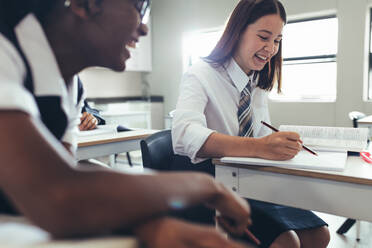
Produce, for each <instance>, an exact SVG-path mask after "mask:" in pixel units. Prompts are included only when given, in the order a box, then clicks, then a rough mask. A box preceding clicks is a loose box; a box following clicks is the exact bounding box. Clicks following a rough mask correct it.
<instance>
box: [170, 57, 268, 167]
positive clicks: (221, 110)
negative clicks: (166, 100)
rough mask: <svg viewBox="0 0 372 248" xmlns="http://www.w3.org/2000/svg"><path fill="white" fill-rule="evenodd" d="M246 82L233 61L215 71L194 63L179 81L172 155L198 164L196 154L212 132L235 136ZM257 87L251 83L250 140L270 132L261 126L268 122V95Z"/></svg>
mask: <svg viewBox="0 0 372 248" xmlns="http://www.w3.org/2000/svg"><path fill="white" fill-rule="evenodd" d="M251 77H253V75H252V76H251ZM258 80H259V79H258ZM248 81H249V77H248V76H247V74H245V73H244V71H243V70H242V69H241V68H240V67H239V65H238V64H237V63H236V62H235V60H234V59H231V60H230V61H229V62H227V63H226V64H225V65H224V67H218V68H215V67H213V66H212V65H210V64H208V63H207V62H205V61H202V60H200V61H198V62H197V63H196V64H194V65H193V66H192V67H191V68H190V70H189V71H188V72H187V73H185V74H184V76H183V78H182V82H181V86H180V96H179V98H178V102H177V106H176V110H175V111H174V117H173V122H172V142H173V150H174V152H175V153H176V154H179V155H184V156H188V157H190V158H191V161H192V162H193V163H198V162H201V161H203V160H205V158H204V159H203V158H198V157H196V154H197V153H198V151H199V150H200V148H201V147H202V146H203V144H204V142H205V141H206V140H207V138H208V137H209V135H211V134H212V133H213V132H218V133H222V134H227V135H232V136H237V135H238V133H239V121H238V114H237V113H238V106H239V100H240V94H241V92H242V91H243V89H244V87H245V86H246V84H247V83H248ZM252 81H253V80H252ZM252 81H251V82H252ZM256 84H257V82H253V85H252V86H253V87H252V97H251V106H252V110H253V137H262V136H266V135H268V134H271V133H272V132H271V130H270V129H268V128H267V127H265V126H263V125H262V124H261V120H263V121H266V122H268V123H270V117H269V111H268V103H267V102H268V99H267V97H268V92H267V91H265V90H262V89H260V88H258V87H255V86H256Z"/></svg>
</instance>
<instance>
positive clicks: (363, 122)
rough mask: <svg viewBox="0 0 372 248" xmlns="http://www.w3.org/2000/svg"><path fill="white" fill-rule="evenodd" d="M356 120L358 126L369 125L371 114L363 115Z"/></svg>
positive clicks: (371, 124) (371, 119) (371, 120)
mask: <svg viewBox="0 0 372 248" xmlns="http://www.w3.org/2000/svg"><path fill="white" fill-rule="evenodd" d="M357 122H358V127H370V126H372V115H369V116H366V117H363V118H361V119H359V120H357Z"/></svg>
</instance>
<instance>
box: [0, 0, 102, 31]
mask: <svg viewBox="0 0 372 248" xmlns="http://www.w3.org/2000/svg"><path fill="white" fill-rule="evenodd" d="M102 1H103V0H95V2H96V4H97V5H98V4H101V3H102ZM63 2H64V1H62V0H0V10H3V11H1V15H0V20H2V21H6V22H7V23H9V24H10V25H12V26H15V25H16V24H17V23H18V22H19V21H20V20H22V18H23V17H25V16H26V15H27V14H28V13H34V14H35V16H36V17H37V18H38V19H39V20H40V22H41V23H44V22H45V18H46V16H47V15H48V14H49V13H50V11H51V10H52V9H53V8H54V7H55V6H56V5H57V4H58V3H59V4H63ZM82 4H83V6H84V7H85V8H86V9H87V11H89V7H88V6H89V4H88V0H84V1H83V2H82Z"/></svg>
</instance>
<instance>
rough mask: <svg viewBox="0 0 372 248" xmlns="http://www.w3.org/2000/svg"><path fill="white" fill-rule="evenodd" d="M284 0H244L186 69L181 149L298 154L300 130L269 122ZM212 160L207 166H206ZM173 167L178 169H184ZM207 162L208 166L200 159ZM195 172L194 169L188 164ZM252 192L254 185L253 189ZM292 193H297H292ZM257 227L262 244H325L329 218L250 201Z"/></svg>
mask: <svg viewBox="0 0 372 248" xmlns="http://www.w3.org/2000/svg"><path fill="white" fill-rule="evenodd" d="M285 23H286V13H285V10H284V7H283V5H282V4H281V3H280V2H279V1H277V0H240V1H239V3H238V5H237V6H236V8H235V9H234V11H233V13H232V14H231V16H230V18H229V21H228V23H227V25H226V28H225V30H224V32H223V35H222V37H221V38H220V40H219V41H218V43H217V45H216V46H215V48H214V49H213V50H212V52H211V53H210V55H209V56H207V57H205V58H202V59H201V60H200V61H198V62H197V63H195V64H194V65H193V66H192V67H191V68H190V69H189V71H188V72H186V73H185V75H184V76H183V79H182V83H181V86H180V96H179V99H178V103H177V107H176V110H175V112H174V117H173V123H172V140H173V148H174V151H175V153H176V154H180V155H186V156H188V157H190V159H191V161H192V162H193V163H199V162H201V161H204V162H203V165H204V166H208V167H209V171H210V173H211V174H214V166H213V165H212V164H211V163H209V164H208V163H206V161H205V160H206V159H207V158H219V157H224V156H246V157H259V158H265V159H272V160H287V159H290V158H293V157H294V156H295V155H296V154H297V153H298V152H299V151H300V149H301V140H300V137H299V135H298V134H297V133H293V132H277V133H271V130H270V129H268V128H267V127H265V126H263V125H262V124H261V121H265V122H270V120H269V112H268V106H267V94H268V92H269V91H270V90H271V89H272V88H273V87H274V84H275V83H277V87H278V91H280V87H281V71H282V55H281V42H282V30H283V27H284V25H285ZM206 164H208V165H206ZM177 166H179V165H177V164H174V165H173V169H175V170H182V168H177ZM200 166H202V165H200ZM189 170H190V169H189ZM251 190H252V191H254V190H255V189H254V188H252V189H251ZM289 197H290V196H289ZM248 202H249V203H250V206H251V209H252V220H253V225H252V226H251V228H250V229H251V231H252V233H253V234H254V235H256V237H257V238H258V239H259V240H260V241H261V244H262V247H270V248H274V247H275V248H277V247H283V248H289V247H317V248H321V247H326V246H327V245H328V243H329V231H328V228H327V226H326V223H325V222H324V221H322V220H321V219H320V218H319V217H317V216H316V215H315V214H313V213H312V212H310V211H305V210H300V209H295V208H290V207H285V206H280V205H276V204H269V203H265V202H260V201H254V200H248Z"/></svg>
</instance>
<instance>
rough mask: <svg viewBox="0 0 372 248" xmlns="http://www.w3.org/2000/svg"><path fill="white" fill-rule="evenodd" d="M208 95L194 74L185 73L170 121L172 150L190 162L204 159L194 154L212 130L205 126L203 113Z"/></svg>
mask: <svg viewBox="0 0 372 248" xmlns="http://www.w3.org/2000/svg"><path fill="white" fill-rule="evenodd" d="M207 103H208V95H207V92H206V90H205V89H204V88H203V86H202V84H201V82H200V80H199V79H198V78H197V76H196V75H193V74H190V73H186V74H185V75H184V76H183V78H182V82H181V87H180V96H179V98H178V102H177V106H176V110H175V111H174V116H173V122H172V142H173V150H174V152H175V153H176V154H179V155H183V156H188V157H189V158H190V159H191V162H193V163H198V162H201V161H203V160H205V159H202V158H197V157H196V154H197V153H198V151H199V150H200V148H201V147H202V146H203V144H204V143H205V141H206V140H207V138H208V137H209V135H211V134H212V133H213V132H214V130H211V129H209V128H207V121H206V117H205V115H204V110H205V107H206V105H207Z"/></svg>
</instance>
